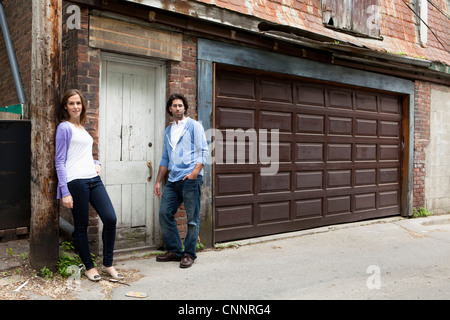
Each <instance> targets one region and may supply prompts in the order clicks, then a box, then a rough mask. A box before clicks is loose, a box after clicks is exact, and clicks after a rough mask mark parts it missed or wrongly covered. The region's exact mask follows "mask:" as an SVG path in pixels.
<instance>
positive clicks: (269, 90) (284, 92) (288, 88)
mask: <svg viewBox="0 0 450 320" xmlns="http://www.w3.org/2000/svg"><path fill="white" fill-rule="evenodd" d="M261 101H275V102H282V103H290V104H292V84H291V83H290V82H287V83H283V82H272V81H261Z"/></svg>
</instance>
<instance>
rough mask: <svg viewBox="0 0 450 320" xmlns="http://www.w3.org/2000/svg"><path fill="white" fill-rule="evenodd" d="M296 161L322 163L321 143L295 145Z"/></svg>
mask: <svg viewBox="0 0 450 320" xmlns="http://www.w3.org/2000/svg"><path fill="white" fill-rule="evenodd" d="M296 149H297V152H296V155H297V157H296V159H295V160H296V161H299V162H311V161H314V162H323V150H324V144H323V143H297V144H296Z"/></svg>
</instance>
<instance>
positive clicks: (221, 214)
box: [216, 205, 253, 228]
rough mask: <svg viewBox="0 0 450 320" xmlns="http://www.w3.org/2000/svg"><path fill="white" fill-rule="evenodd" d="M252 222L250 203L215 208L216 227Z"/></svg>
mask: <svg viewBox="0 0 450 320" xmlns="http://www.w3.org/2000/svg"><path fill="white" fill-rule="evenodd" d="M252 224H253V207H252V206H251V205H243V206H228V207H223V208H217V209H216V227H217V228H224V227H231V226H242V225H252Z"/></svg>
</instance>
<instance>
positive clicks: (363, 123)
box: [355, 119, 378, 137]
mask: <svg viewBox="0 0 450 320" xmlns="http://www.w3.org/2000/svg"><path fill="white" fill-rule="evenodd" d="M355 135H356V136H357V137H376V136H378V122H377V120H372V119H356V128H355Z"/></svg>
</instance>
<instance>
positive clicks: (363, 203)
mask: <svg viewBox="0 0 450 320" xmlns="http://www.w3.org/2000/svg"><path fill="white" fill-rule="evenodd" d="M354 201H355V204H354V206H355V211H364V210H375V209H376V193H375V192H371V193H365V194H357V195H355V196H354Z"/></svg>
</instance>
